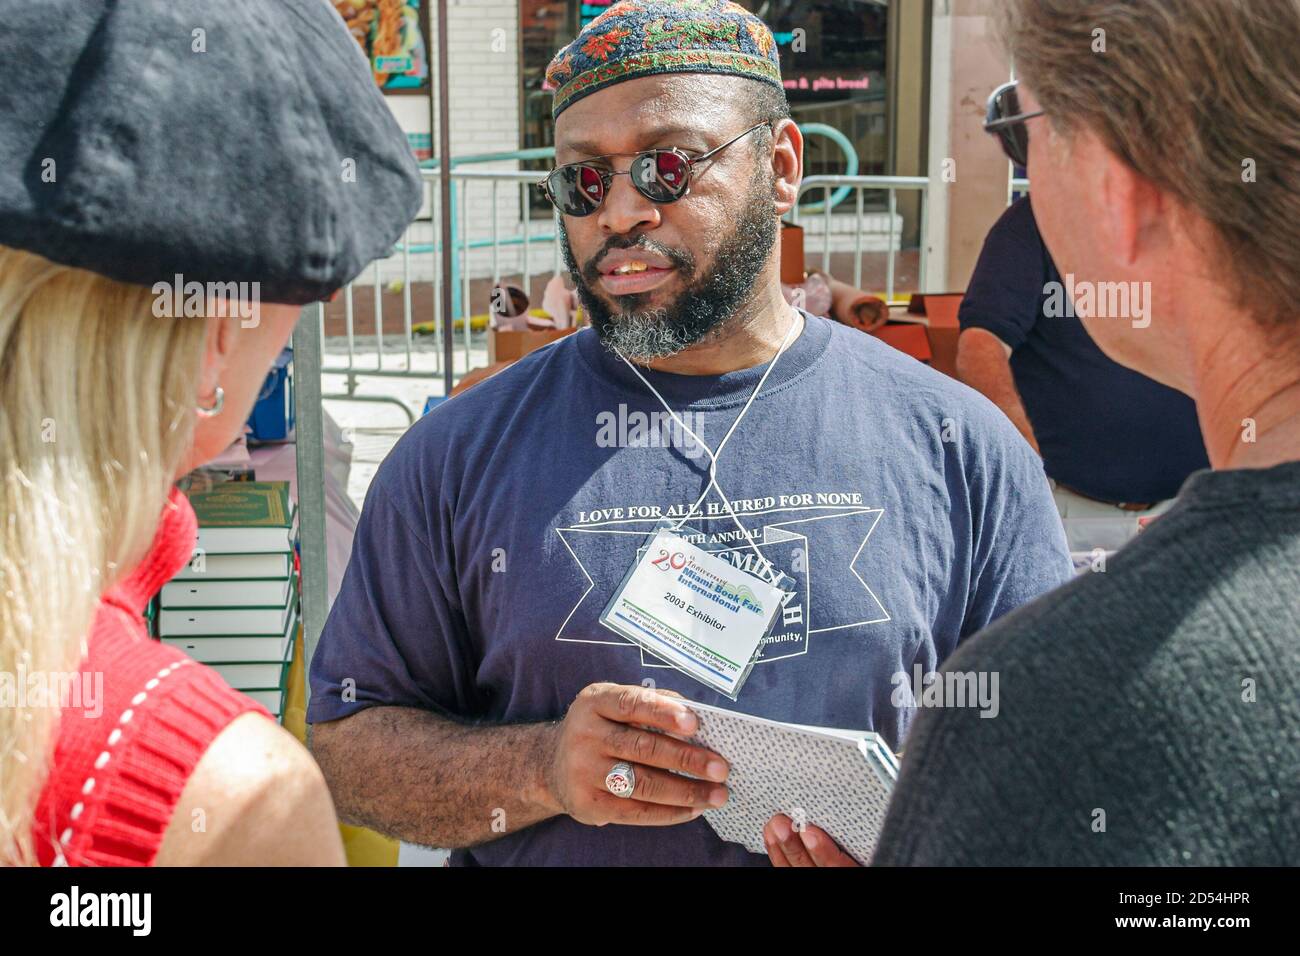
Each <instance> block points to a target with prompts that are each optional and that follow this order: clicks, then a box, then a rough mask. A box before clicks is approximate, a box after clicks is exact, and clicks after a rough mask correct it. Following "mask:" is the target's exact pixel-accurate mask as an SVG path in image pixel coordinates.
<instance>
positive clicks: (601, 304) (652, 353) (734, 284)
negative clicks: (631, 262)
mask: <svg viewBox="0 0 1300 956" xmlns="http://www.w3.org/2000/svg"><path fill="white" fill-rule="evenodd" d="M741 208H742V210H743V212H742V213H741V216H740V218H739V220H738V221H737V223H736V227H735V229H733V230H732V231H731V232H730V233H729V234H728V235H726V236H725V237H723V240H722V242H721V243H720V244H719V246H718V249H717V252H716V254H715V255H714V257H713V268H712V269H711V270H710V271H709V272H708V273H706V274H705V275H703V276H700V277H699V278H698V279H697V278H695V274H696V269H695V261H694V258H693V257H691V256H690V255H689V254H688V253H683V252H678V251H676V250H670V249H665V248H664V247H662V246H658V244H657V243H653V241H648V242H638V241H636V240H633V241H632V242H630V243H624V244H622V245H607V246H606V249H609V248H636V247H637V246H645V247H648V246H650V245H654V246H655V247H656V248H657V251H659V252H660V253H661V254H664V255H667V256H668V257H669V258H670V259H671V260H672V262H673V264H674V265H675V266H676V267H677V269H678V272H679V274H681V275H682V276H683V278H684V279H685V280H686V283H687V284H686V287H685V289H683V290H682V292H681V294H680V295H679V296H678V297H677V300H676V301H675V302H674V303H673V304H672V305H671V306H668V307H661V308H657V309H640V310H638V309H637V308H636V305H637V302H638V300H639V299H640V298H641V296H640V295H629V296H620V297H619V298H620V299H621V300H622V302H624V303H625V304H624V306H623V308H622V309H619V310H617V311H616V310H615V309H611V308H610V306H609V305H608V303H607V302H606V301H605V300H603V299H601V298H599V297H598V296H597V295H596V294H595V292H594V291H593V290H592V284H594V283H595V282H597V281H599V277H598V274H597V273H595V270H592V269H589V270H588V272H589V273H590V274H584V273H583V271H582V270H580V269H579V268H578V267H577V265H576V263H575V261H574V258H573V252H572V249H571V248H570V246H569V236H568V233H567V231H565V229H564V223H563V220H561V222H560V238H561V245H560V247H561V252H562V253H563V257H564V264H565V266H567V267H568V269H569V272H570V274H571V275H572V276H573V279H574V283H575V284H576V286H577V292H578V298H579V300H580V301H581V302H582V308H583V311H584V312H585V313H586V314H587V316H588V318H589V319H590V321H591V325H592V328H594V329H595V330H596V333H597V334H598V335H599V336H600V340H601V342H602V343H603V344H604V345H605V347H606V348H608V349H611V350H617V351H618V352H619V353H621V354H622V355H624V356H626V357H627V358H629V359H635V360H636V361H638V362H639V363H640V364H645V363H646V362H650V361H654V360H656V359H663V358H668V357H670V356H673V355H676V354H678V353H679V352H683V351H685V350H686V349H689V348H691V347H692V346H695V345H699V344H701V343H703V342H706V341H708V340H710V339H716V338H719V337H721V336H722V335H723V334H724V333H725V331H726V329H727V328H728V327H729V325H730V324H731V323H732V322H733V320H735V321H743V315H742V313H743V311H744V310H743V306H744V304H745V303H746V302H747V301H748V300H749V299H750V298H751V297H752V296H753V292H754V285H755V283H756V282H757V281H758V276H759V273H760V272H761V270H762V268H763V265H764V264H765V263H766V262H767V259H768V256H769V255H770V254H771V252H772V248H773V246H775V245H776V237H777V229H778V225H777V215H776V203H775V201H774V200H773V199H772V183H771V179H770V177H768V176H765V175H763V174H762V172H761V171H760V174H759V175H757V176H755V178H754V180H753V181H751V184H750V190H749V195H748V196H747V197H746V199H745V202H744V204H743V205H742V207H741ZM603 252H604V250H602V253H603Z"/></svg>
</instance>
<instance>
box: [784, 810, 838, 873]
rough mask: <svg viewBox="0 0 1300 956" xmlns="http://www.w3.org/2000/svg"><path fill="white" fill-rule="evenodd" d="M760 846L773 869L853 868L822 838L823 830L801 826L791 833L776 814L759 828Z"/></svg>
mask: <svg viewBox="0 0 1300 956" xmlns="http://www.w3.org/2000/svg"><path fill="white" fill-rule="evenodd" d="M763 843H764V844H766V846H767V855H768V857H769V858H770V859H771V860H772V865H773V866H857V865H858V862H857V861H856V860H855V859H853V857H851V856H849V855H848V854H847V853H845V852H844V851H843V850H841V849H840V848H839V847H838V846H836V844H835V841H834V840H832V839H831V838H830V837H829V836H827V835H826V831H825V830H823V829H821V828H820V827H815V826H813V825H812V824H811V823H805V824H804V826H803V829H802V830H795V827H794V823H793V822H792V821H791V820H790V818H789V817H787V816H786V815H785V814H784V813H778V814H777V815H776V816H774V817H773V818H772V819H771V820H768V821H767V826H765V827H763Z"/></svg>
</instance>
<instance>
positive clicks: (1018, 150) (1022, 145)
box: [1002, 123, 1029, 166]
mask: <svg viewBox="0 0 1300 956" xmlns="http://www.w3.org/2000/svg"><path fill="white" fill-rule="evenodd" d="M1002 151H1003V152H1004V153H1006V154H1007V158H1008V159H1010V160H1011V161H1012V162H1013V163H1015V164H1016V165H1017V166H1028V165H1029V130H1027V129H1025V124H1024V123H1018V124H1017V125H1015V126H1012V127H1009V128H1008V129H1004V130H1002Z"/></svg>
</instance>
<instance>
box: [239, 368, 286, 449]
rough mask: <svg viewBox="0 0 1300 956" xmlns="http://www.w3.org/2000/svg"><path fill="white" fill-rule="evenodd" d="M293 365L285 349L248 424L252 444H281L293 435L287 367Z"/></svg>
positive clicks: (254, 407)
mask: <svg viewBox="0 0 1300 956" xmlns="http://www.w3.org/2000/svg"><path fill="white" fill-rule="evenodd" d="M292 362H293V349H291V348H285V349H284V350H283V351H281V352H280V354H279V356H278V357H277V358H276V360H275V364H274V365H272V366H271V371H270V372H269V373H268V374H267V376H266V382H265V383H264V384H263V385H262V392H261V394H260V395H258V397H257V404H255V405H254V406H253V414H252V415H250V416H249V419H248V424H249V427H251V428H252V429H253V433H252V434H251V435H249V436H248V437H249V438H250V439H252V440H254V441H284V440H285V439H287V438H288V437H289V435H290V433H292V432H293V414H294V407H293V389H292V388H291V387H290V382H289V378H290V374H289V366H290V364H291V363H292Z"/></svg>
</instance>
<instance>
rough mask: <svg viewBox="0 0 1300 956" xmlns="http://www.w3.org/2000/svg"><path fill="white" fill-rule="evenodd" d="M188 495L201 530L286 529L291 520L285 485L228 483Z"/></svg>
mask: <svg viewBox="0 0 1300 956" xmlns="http://www.w3.org/2000/svg"><path fill="white" fill-rule="evenodd" d="M187 494H188V496H189V499H190V505H191V506H193V508H194V514H195V515H196V516H197V517H198V519H199V526H200V527H202V528H287V527H289V525H290V524H291V523H292V520H293V508H292V505H291V504H290V502H289V482H287V481H227V482H224V483H222V484H220V485H217V486H216V487H215V488H212V489H211V490H208V491H191V492H188V493H187Z"/></svg>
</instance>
